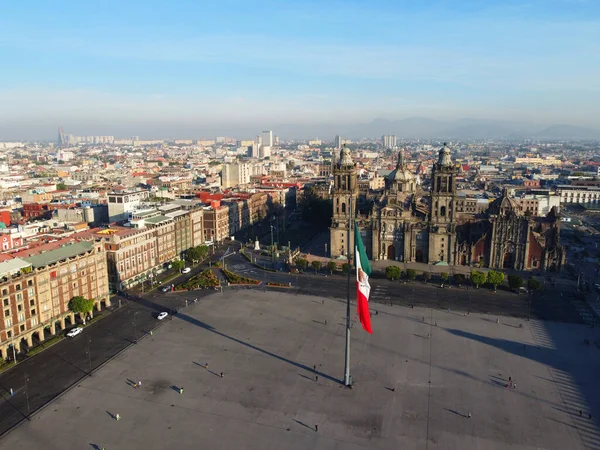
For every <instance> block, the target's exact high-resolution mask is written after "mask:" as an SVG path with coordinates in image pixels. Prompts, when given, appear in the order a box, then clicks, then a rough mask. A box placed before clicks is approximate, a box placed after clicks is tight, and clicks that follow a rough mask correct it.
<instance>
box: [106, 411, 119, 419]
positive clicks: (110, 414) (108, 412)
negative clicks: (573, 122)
mask: <svg viewBox="0 0 600 450" xmlns="http://www.w3.org/2000/svg"><path fill="white" fill-rule="evenodd" d="M106 414H108V415H109V416H110V418H111V419H113V420H115V419H116V418H117V416H115V415H114V414H113V413H111V412H110V411H106Z"/></svg>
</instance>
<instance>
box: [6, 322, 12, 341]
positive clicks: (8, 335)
mask: <svg viewBox="0 0 600 450" xmlns="http://www.w3.org/2000/svg"><path fill="white" fill-rule="evenodd" d="M7 326H9V325H7ZM6 337H7V338H10V337H12V331H10V330H8V331H7V332H6Z"/></svg>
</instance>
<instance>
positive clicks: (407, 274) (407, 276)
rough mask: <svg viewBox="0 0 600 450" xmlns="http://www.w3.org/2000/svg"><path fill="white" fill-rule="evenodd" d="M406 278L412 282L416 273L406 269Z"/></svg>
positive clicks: (413, 270)
mask: <svg viewBox="0 0 600 450" xmlns="http://www.w3.org/2000/svg"><path fill="white" fill-rule="evenodd" d="M406 278H408V279H409V280H411V281H412V280H414V279H415V278H417V271H416V270H415V269H406Z"/></svg>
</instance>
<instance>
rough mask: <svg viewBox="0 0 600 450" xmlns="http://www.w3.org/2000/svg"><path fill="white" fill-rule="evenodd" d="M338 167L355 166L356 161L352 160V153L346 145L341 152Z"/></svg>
mask: <svg viewBox="0 0 600 450" xmlns="http://www.w3.org/2000/svg"><path fill="white" fill-rule="evenodd" d="M337 165H338V167H353V166H354V162H353V161H352V153H351V152H350V149H349V148H348V147H346V146H345V145H344V148H342V151H341V152H340V160H339V161H338V163H337Z"/></svg>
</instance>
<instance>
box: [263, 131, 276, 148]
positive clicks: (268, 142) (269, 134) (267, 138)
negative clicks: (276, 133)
mask: <svg viewBox="0 0 600 450" xmlns="http://www.w3.org/2000/svg"><path fill="white" fill-rule="evenodd" d="M262 145H264V146H267V147H273V131H271V130H267V131H263V132H262Z"/></svg>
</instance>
